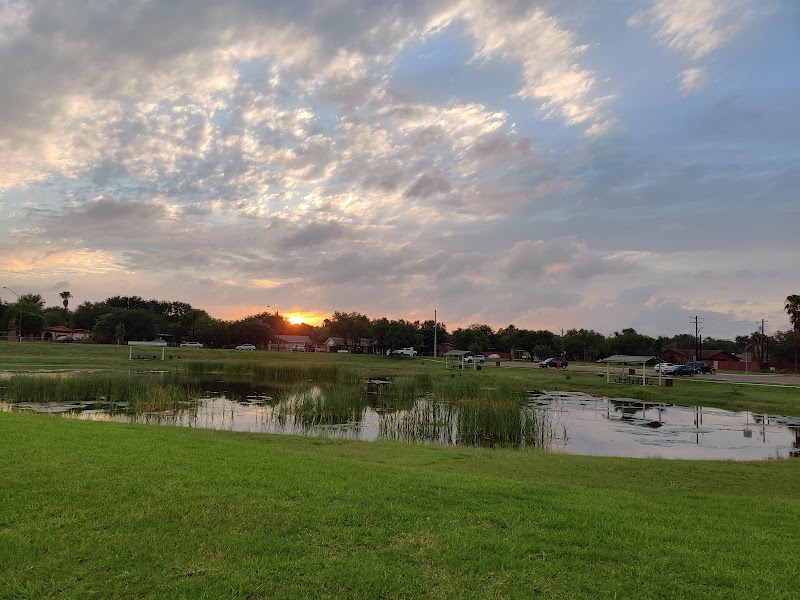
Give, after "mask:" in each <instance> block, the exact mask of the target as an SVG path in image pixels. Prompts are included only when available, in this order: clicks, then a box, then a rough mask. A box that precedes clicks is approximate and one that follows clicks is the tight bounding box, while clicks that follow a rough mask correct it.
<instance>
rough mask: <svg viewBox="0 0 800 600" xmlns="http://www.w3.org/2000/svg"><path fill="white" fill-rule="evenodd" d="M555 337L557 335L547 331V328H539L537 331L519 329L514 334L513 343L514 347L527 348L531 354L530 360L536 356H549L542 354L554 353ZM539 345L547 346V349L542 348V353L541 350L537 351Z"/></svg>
mask: <svg viewBox="0 0 800 600" xmlns="http://www.w3.org/2000/svg"><path fill="white" fill-rule="evenodd" d="M554 339H555V335H554V334H553V332H552V331H547V330H546V329H538V330H535V331H531V330H529V329H519V330H517V332H516V334H515V335H514V338H513V345H514V348H521V349H522V350H525V351H526V352H527V353H528V354H529V355H530V360H531V361H532V360H534V358H535V357H536V356H540V358H542V359H544V358H547V356H541V354H547V355H550V354H552V350H551V348H552V347H553V340H554ZM537 346H542V347H546V350H544V351H543V350H542V348H540V352H541V354H540V352H537V351H536V348H537Z"/></svg>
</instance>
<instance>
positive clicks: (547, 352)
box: [531, 344, 553, 360]
mask: <svg viewBox="0 0 800 600" xmlns="http://www.w3.org/2000/svg"><path fill="white" fill-rule="evenodd" d="M534 355H535V357H536V358H538V359H539V360H545V359H546V358H550V357H551V356H553V351H552V350H551V348H550V346H548V345H547V344H536V346H534V347H533V354H531V360H533V359H534Z"/></svg>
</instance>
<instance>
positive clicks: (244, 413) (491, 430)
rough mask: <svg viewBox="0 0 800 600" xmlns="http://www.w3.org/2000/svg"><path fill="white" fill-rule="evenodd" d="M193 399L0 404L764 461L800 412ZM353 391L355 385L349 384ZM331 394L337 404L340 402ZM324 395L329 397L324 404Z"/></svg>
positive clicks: (241, 385)
mask: <svg viewBox="0 0 800 600" xmlns="http://www.w3.org/2000/svg"><path fill="white" fill-rule="evenodd" d="M199 383H200V385H201V387H200V389H203V390H204V391H203V392H202V393H201V394H200V396H199V398H197V401H196V402H192V403H190V404H188V405H183V406H181V407H177V408H173V409H171V410H148V411H140V412H131V411H126V407H125V405H124V404H123V403H117V404H116V405H114V406H113V407H112V406H109V405H108V404H107V403H104V402H102V401H98V402H88V401H87V402H71V403H52V402H43V403H29V402H14V403H9V402H5V403H0V410H7V411H8V410H26V411H33V412H40V413H55V414H60V415H63V416H64V417H66V418H75V419H85V420H95V421H116V422H126V423H144V424H157V425H171V426H178V427H201V428H210V429H220V430H230V431H249V432H261V433H272V434H289V435H311V436H326V437H331V438H339V439H352V440H365V441H372V440H387V439H393V440H401V441H407V442H417V443H430V444H441V445H481V446H490V447H494V446H504V447H518V448H540V449H544V450H547V451H551V452H561V453H570V454H584V455H596V456H622V457H660V458H673V459H725V460H764V459H770V458H790V457H794V458H797V457H800V418H793V417H781V416H776V415H765V414H754V413H750V412H731V411H726V410H721V409H714V408H705V407H699V406H678V405H669V404H653V403H643V402H641V401H638V400H631V399H609V398H600V397H594V396H590V395H586V394H582V393H574V392H570V393H564V392H553V393H547V392H531V393H529V396H528V399H527V401H523V402H521V403H520V404H519V405H516V404H515V405H513V408H511V409H509V408H508V405H507V404H502V403H500V404H497V405H492V406H490V407H487V406H486V402H485V400H483V401H475V402H471V403H470V402H441V401H434V400H432V399H431V398H430V397H426V396H423V397H413V398H411V399H407V400H405V401H397V400H394V401H393V400H390V399H388V398H386V397H383V396H381V395H380V394H377V393H373V394H369V393H365V392H363V390H361V388H358V390H357V393H355V394H350V395H346V397H341V398H338V399H337V398H333V396H335V394H333V393H332V392H331V391H330V390H329V389H328V390H326V389H323V388H321V387H316V386H312V385H310V384H309V385H308V386H306V387H300V388H289V389H286V388H276V389H269V388H264V387H261V388H256V389H254V386H253V385H252V384H251V383H249V382H235V381H222V380H216V379H204V380H202V381H199ZM351 391H352V390H351ZM334 400H335V402H334ZM326 402H327V404H326Z"/></svg>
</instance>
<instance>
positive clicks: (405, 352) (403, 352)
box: [387, 347, 417, 356]
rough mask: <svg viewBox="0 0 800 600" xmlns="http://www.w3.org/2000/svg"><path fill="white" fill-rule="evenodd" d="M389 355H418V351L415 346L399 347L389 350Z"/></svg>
mask: <svg viewBox="0 0 800 600" xmlns="http://www.w3.org/2000/svg"><path fill="white" fill-rule="evenodd" d="M387 354H388V355H389V356H416V355H417V351H416V350H414V348H413V347H412V348H398V349H397V350H389V351H388V352H387Z"/></svg>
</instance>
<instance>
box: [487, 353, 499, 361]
mask: <svg viewBox="0 0 800 600" xmlns="http://www.w3.org/2000/svg"><path fill="white" fill-rule="evenodd" d="M486 358H488V359H489V360H498V359H499V358H500V355H499V354H490V355H489V356H487V357H486Z"/></svg>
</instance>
